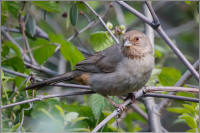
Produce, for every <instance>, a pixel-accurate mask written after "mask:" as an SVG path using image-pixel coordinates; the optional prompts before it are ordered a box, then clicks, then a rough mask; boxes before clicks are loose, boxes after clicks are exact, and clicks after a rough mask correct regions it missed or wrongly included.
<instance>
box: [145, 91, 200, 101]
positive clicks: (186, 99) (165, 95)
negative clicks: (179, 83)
mask: <svg viewBox="0 0 200 133" xmlns="http://www.w3.org/2000/svg"><path fill="white" fill-rule="evenodd" d="M143 97H157V98H168V99H174V100H182V101H190V102H196V103H199V99H197V98H190V97H184V96H176V95H168V94H161V93H147V94H144V96H143Z"/></svg>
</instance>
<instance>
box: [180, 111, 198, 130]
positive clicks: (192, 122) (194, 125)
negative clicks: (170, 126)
mask: <svg viewBox="0 0 200 133" xmlns="http://www.w3.org/2000/svg"><path fill="white" fill-rule="evenodd" d="M179 118H181V119H184V120H185V122H186V123H187V125H188V126H189V127H191V128H197V123H196V122H195V120H194V118H193V117H192V116H190V115H187V114H183V115H181V116H179Z"/></svg>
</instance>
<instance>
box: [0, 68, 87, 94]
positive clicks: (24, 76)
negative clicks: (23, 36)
mask: <svg viewBox="0 0 200 133" xmlns="http://www.w3.org/2000/svg"><path fill="white" fill-rule="evenodd" d="M2 70H3V71H4V72H6V73H10V74H12V75H16V76H20V77H23V78H28V77H29V76H28V75H25V74H23V73H19V72H15V71H12V70H8V69H6V68H2ZM34 79H35V80H36V81H43V80H42V79H40V78H37V77H34ZM52 86H59V87H67V88H79V89H87V90H88V89H90V87H89V86H86V85H78V84H66V83H57V84H55V85H52Z"/></svg>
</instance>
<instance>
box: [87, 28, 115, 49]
mask: <svg viewBox="0 0 200 133" xmlns="http://www.w3.org/2000/svg"><path fill="white" fill-rule="evenodd" d="M89 41H90V43H91V44H92V46H93V48H94V50H95V51H102V50H104V49H106V48H108V47H110V46H112V45H113V43H114V41H113V39H112V37H110V36H109V35H108V33H107V32H105V31H98V32H95V33H92V34H91V35H90V38H89Z"/></svg>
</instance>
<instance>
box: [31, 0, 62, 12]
mask: <svg viewBox="0 0 200 133" xmlns="http://www.w3.org/2000/svg"><path fill="white" fill-rule="evenodd" d="M32 3H33V4H35V5H36V6H37V7H39V8H41V9H44V10H45V11H47V12H56V13H58V12H60V8H59V6H58V4H57V3H56V2H54V1H32Z"/></svg>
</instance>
